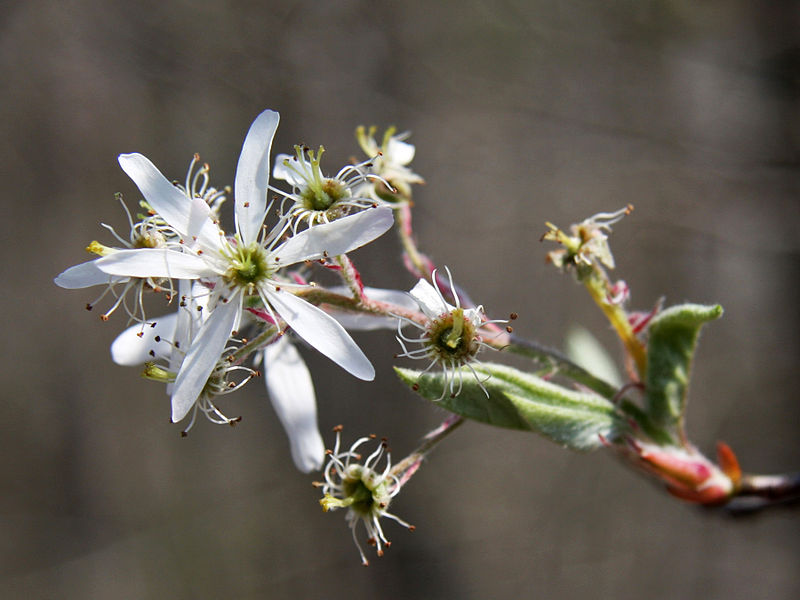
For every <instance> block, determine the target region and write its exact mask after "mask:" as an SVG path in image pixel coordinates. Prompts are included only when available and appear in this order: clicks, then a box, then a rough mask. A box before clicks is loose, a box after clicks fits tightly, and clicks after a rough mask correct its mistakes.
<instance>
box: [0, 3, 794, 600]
mask: <svg viewBox="0 0 800 600" xmlns="http://www.w3.org/2000/svg"><path fill="white" fill-rule="evenodd" d="M799 31H800V12H799V11H798V4H797V3H795V2H781V1H776V2H753V3H750V2H738V1H735V0H731V1H727V2H726V1H719V2H715V1H709V2H702V3H697V2H689V1H683V0H676V1H672V2H669V1H666V0H664V1H655V0H653V1H648V0H627V1H625V0H621V1H618V2H605V3H598V2H588V1H580V0H579V1H575V2H569V3H548V2H538V1H535V2H534V1H522V0H516V1H514V0H512V1H507V2H479V1H477V0H460V1H445V2H416V1H408V2H403V3H400V2H391V3H377V2H369V1H366V0H361V1H357V0H352V1H344V0H342V1H331V2H308V3H303V2H294V1H291V0H284V1H283V2H252V1H251V2H205V1H202V0H195V1H192V2H188V1H181V2H163V1H162V2H108V1H99V0H98V1H89V0H84V1H69V0H66V1H64V2H53V1H50V2H45V1H36V0H30V1H27V2H8V1H7V2H4V3H3V4H2V9H1V10H0V99H1V100H0V115H1V119H0V127H2V132H1V133H0V138H1V139H2V146H0V169H2V175H3V181H5V183H6V184H7V185H8V187H7V189H6V191H5V192H4V194H3V198H4V199H3V208H4V211H3V212H4V218H3V219H2V225H0V226H1V227H2V239H3V240H4V245H3V246H4V250H3V253H4V260H3V261H2V267H1V268H2V281H3V283H4V286H5V287H4V292H3V294H2V314H3V315H4V317H3V320H4V326H5V343H4V345H3V355H2V362H0V364H2V400H3V404H2V406H3V416H2V419H1V420H0V439H2V452H1V453H0V456H1V457H2V458H0V478H1V479H0V481H2V493H1V494H0V596H1V597H3V598H18V597H27V598H70V599H71V598H75V599H90V598H91V599H94V598H98V599H101V598H102V599H106V598H186V599H189V598H192V599H194V598H203V599H205V598H243V599H245V598H284V597H287V598H288V597H293V598H300V597H302V598H332V599H336V598H348V599H350V598H361V597H368V596H374V597H382V598H475V599H483V598H519V597H542V598H565V599H569V598H585V597H598V598H599V597H615V598H620V599H634V598H636V599H639V598H648V599H666V598H670V599H671V598H709V597H711V598H756V597H760V598H797V597H800V571H799V570H798V557H799V554H798V551H799V550H800V512H798V511H797V510H796V509H795V510H794V511H792V510H776V511H774V512H771V513H768V514H762V515H759V516H757V517H754V518H748V519H739V520H734V519H731V518H725V517H724V516H722V515H720V514H718V513H715V512H708V511H702V510H698V509H696V508H694V507H691V506H688V505H684V504H681V503H680V502H678V501H676V500H673V499H671V498H669V497H668V496H666V495H665V494H664V493H662V492H661V491H660V490H658V489H656V488H655V487H653V486H651V485H649V484H648V483H646V482H645V481H644V480H642V479H640V478H638V477H637V476H635V475H632V474H630V473H629V472H627V471H626V470H624V469H622V468H620V466H619V465H618V464H616V463H615V462H614V461H613V460H611V457H610V456H608V455H606V454H605V453H604V452H598V453H596V454H593V455H588V456H582V455H576V454H572V453H569V452H567V451H564V450H561V449H560V448H558V447H555V446H553V445H552V444H550V443H548V442H546V441H545V440H543V439H540V438H538V437H535V436H533V435H526V434H522V433H511V432H505V431H501V430H493V429H491V428H489V427H486V426H481V425H478V424H468V425H467V426H465V427H464V428H463V429H462V430H461V431H460V432H459V433H458V434H457V435H456V436H454V438H453V439H451V440H449V441H448V442H447V443H446V444H444V445H443V446H442V447H441V448H440V449H439V450H437V452H436V453H434V455H433V457H432V459H431V460H430V461H429V462H428V463H427V464H426V465H425V467H424V468H423V469H422V470H421V471H420V473H419V474H418V475H417V476H416V477H415V478H414V479H413V480H412V482H411V483H410V484H409V485H408V486H407V487H406V488H405V489H404V491H403V493H402V494H401V495H400V496H399V497H398V498H397V500H396V501H395V503H394V504H393V508H394V511H395V512H396V513H397V514H399V515H400V516H402V517H403V518H405V519H407V520H409V521H411V522H412V523H414V524H415V525H416V526H417V530H416V532H414V533H409V532H407V531H406V530H404V529H402V528H400V527H399V526H395V525H394V524H392V523H391V522H389V523H387V525H386V531H387V534H388V536H389V538H390V539H391V540H392V541H393V542H394V544H393V546H392V548H391V549H390V550H389V551H388V552H387V554H386V556H385V557H383V558H382V559H376V558H374V557H372V558H373V560H372V566H370V567H369V568H368V569H364V568H362V567H361V566H360V565H359V561H358V554H357V552H356V549H355V548H354V547H353V545H352V542H351V539H350V536H349V531H348V530H347V528H346V525H345V523H344V520H343V515H341V514H336V513H332V514H324V513H323V512H322V511H321V510H320V507H319V505H318V503H317V501H318V498H319V494H318V492H317V491H316V490H314V489H313V488H312V487H311V486H310V481H311V480H312V479H313V477H307V476H303V475H301V474H300V473H298V472H297V471H295V470H294V468H293V466H292V464H291V459H290V457H289V452H288V444H287V443H286V439H285V435H284V433H283V431H282V429H281V427H280V425H279V424H278V422H277V419H276V418H275V416H274V414H273V412H272V409H271V407H270V406H269V403H268V402H267V400H266V396H265V394H264V392H263V390H262V388H261V385H260V384H258V383H255V384H253V385H251V387H249V388H248V389H247V390H246V391H244V392H241V393H239V394H238V395H234V396H231V397H230V400H229V401H227V402H224V403H223V404H224V406H225V407H226V408H229V409H230V412H231V413H232V414H241V415H243V417H244V418H243V421H242V423H241V424H240V425H239V426H238V427H237V428H235V429H230V428H227V427H215V426H213V425H211V424H209V423H207V422H200V423H198V424H197V426H196V427H195V429H194V430H193V431H192V433H191V434H190V436H189V437H188V438H186V439H181V438H180V437H179V430H180V427H179V426H177V425H171V424H170V423H169V422H168V417H169V408H168V400H167V398H166V397H165V396H164V395H163V390H162V389H161V387H160V386H158V385H156V384H153V383H149V382H147V381H145V380H142V379H141V378H140V377H139V376H138V374H137V372H136V371H135V370H133V369H124V368H122V367H117V366H116V365H114V364H113V363H112V362H111V360H110V358H109V356H108V345H109V343H110V342H111V340H112V339H113V338H114V336H115V335H116V333H117V332H118V331H120V330H121V329H122V327H123V326H124V324H125V319H124V316H123V315H121V314H116V315H114V317H112V319H111V321H110V322H109V323H101V322H100V321H99V320H98V318H97V313H96V312H95V313H87V312H86V311H85V310H83V306H84V304H85V303H86V302H88V301H90V300H93V299H94V297H95V295H96V293H95V290H84V291H65V290H61V289H58V288H56V287H55V286H54V285H53V284H52V278H53V277H54V276H55V275H56V274H57V273H58V272H60V271H61V270H63V269H64V268H65V267H67V266H70V265H72V264H75V263H77V262H80V261H83V260H84V259H86V258H87V255H86V254H85V253H84V251H83V250H82V248H83V247H84V246H85V245H86V243H87V242H89V241H91V240H93V239H100V240H103V241H108V240H110V238H109V236H108V235H107V234H106V233H105V231H104V230H102V229H101V228H100V227H99V222H100V221H103V222H106V223H110V224H113V225H116V226H117V227H118V228H120V229H122V230H123V231H125V218H124V214H123V212H122V210H121V209H120V208H119V206H118V204H117V203H116V202H115V201H114V192H116V191H122V192H123V193H125V194H126V198H127V200H128V204H129V205H133V204H134V203H135V201H136V200H137V199H138V194H137V192H136V190H135V188H134V186H133V185H132V183H131V182H130V181H129V180H128V179H127V177H126V176H125V175H124V173H122V171H121V170H120V169H119V168H118V166H117V163H116V156H117V154H119V153H121V152H131V151H138V152H142V153H144V154H145V155H147V156H148V157H150V158H151V159H152V160H153V161H154V162H155V163H156V164H157V165H158V166H159V167H160V168H161V169H162V171H163V172H164V173H165V174H166V175H167V176H168V177H172V178H182V177H183V175H184V173H185V169H186V166H187V165H188V162H189V159H190V158H191V155H192V153H194V152H199V153H201V155H202V157H203V159H204V160H206V161H208V162H210V163H211V165H212V174H213V179H214V181H215V182H216V183H217V184H218V185H224V184H227V183H232V180H233V174H234V170H235V165H236V159H237V157H238V152H239V149H240V147H241V143H242V140H243V138H244V134H245V132H246V130H247V127H248V125H249V124H250V122H251V120H252V119H253V118H254V117H255V116H256V115H257V114H258V113H259V112H260V111H261V110H263V109H264V108H267V107H270V108H274V109H277V110H279V111H280V112H281V115H282V124H281V127H280V129H279V131H278V135H277V138H276V143H275V146H274V148H275V149H276V150H282V151H285V150H287V149H289V148H290V147H291V145H292V144H294V143H297V142H305V143H308V144H310V145H312V146H315V145H318V144H325V146H326V148H327V150H328V154H326V161H327V162H326V163H325V164H327V165H328V168H329V169H334V168H338V165H339V164H341V163H343V162H345V161H347V160H348V159H349V157H350V156H352V155H356V154H358V150H357V146H356V144H355V140H354V138H353V129H354V128H355V126H356V125H358V124H362V123H363V124H376V125H380V126H386V125H390V124H396V125H398V126H399V127H400V128H401V130H402V129H410V130H412V131H413V138H412V141H413V142H414V143H415V144H416V145H417V158H416V160H415V163H414V167H415V169H416V171H418V172H419V173H421V174H422V175H423V176H425V177H426V179H427V181H428V183H427V185H426V186H424V187H422V188H419V189H418V190H417V195H416V199H417V209H416V223H417V227H418V231H417V232H418V236H419V240H420V244H421V246H422V247H423V249H425V250H426V251H428V252H429V253H430V254H431V255H432V256H433V257H434V258H435V259H436V260H437V261H438V262H439V263H440V264H447V265H449V266H450V267H451V269H452V270H453V272H454V274H455V275H456V277H457V280H458V281H459V282H460V283H461V284H463V285H464V286H465V287H466V288H467V289H468V290H469V291H470V293H471V295H472V296H473V298H474V299H475V300H476V301H478V302H481V303H483V304H484V305H485V306H486V307H487V309H488V310H489V311H490V312H491V313H492V314H494V315H498V316H502V315H504V314H507V313H508V312H510V311H512V310H513V311H516V312H518V313H519V314H520V316H521V317H520V319H519V321H518V322H517V324H516V330H517V332H519V333H522V334H524V335H526V336H529V337H532V338H536V339H538V340H540V341H542V342H544V343H547V344H551V345H560V344H561V343H562V341H563V338H564V334H565V332H566V331H567V329H568V327H569V326H570V324H572V323H575V322H581V323H583V324H585V325H587V326H589V327H591V328H593V329H594V330H595V331H598V332H599V334H600V335H601V336H603V337H602V339H603V341H604V342H606V343H608V344H609V347H610V348H611V349H616V348H615V347H614V344H613V340H612V338H611V336H610V334H609V333H608V332H607V327H606V325H605V324H604V322H603V320H602V318H601V317H600V316H599V315H598V314H597V313H596V311H595V310H594V309H593V308H592V306H591V303H590V301H589V299H588V297H586V295H585V294H583V293H582V291H581V290H580V289H579V288H578V287H577V286H576V285H574V284H573V283H572V281H570V278H568V277H563V276H560V275H559V274H558V273H556V272H555V270H553V269H552V268H548V267H547V266H546V265H545V264H544V262H543V256H544V252H545V250H546V248H545V247H544V246H543V245H540V244H539V242H538V239H539V237H540V235H541V234H542V233H543V231H544V228H543V223H544V221H546V220H550V221H553V222H555V223H558V224H560V225H564V226H566V225H568V224H569V223H571V222H574V221H577V220H580V219H582V218H584V217H586V216H588V215H590V214H593V213H595V212H598V211H601V210H611V209H616V208H619V207H621V206H624V205H625V204H626V203H628V202H630V203H633V204H635V206H636V210H635V212H634V213H633V214H632V215H631V216H630V217H629V218H627V219H625V221H623V222H622V223H620V224H619V225H618V226H617V227H616V231H615V234H614V238H613V247H614V249H615V255H616V258H617V262H618V271H617V274H618V276H619V277H622V278H624V279H625V280H626V281H627V282H628V283H629V284H630V286H631V288H632V291H633V304H634V306H638V307H641V308H648V307H650V306H652V305H653V303H654V302H655V301H656V300H657V299H658V298H659V297H660V296H662V295H666V299H667V303H677V302H680V301H684V300H692V301H697V302H720V303H721V304H723V306H724V307H725V309H726V314H725V316H724V318H723V319H722V320H721V321H719V322H716V323H714V324H712V325H711V326H709V327H708V329H707V330H706V331H705V334H704V336H703V339H702V342H701V345H700V349H699V354H698V361H697V364H696V366H695V370H694V373H693V387H692V391H691V406H690V415H689V429H690V433H691V436H692V438H693V439H694V440H695V441H696V443H697V444H698V445H699V446H700V447H701V448H702V449H703V450H704V451H706V452H712V451H713V444H714V442H715V441H716V440H718V439H723V440H725V441H727V442H728V443H729V444H730V445H731V446H732V447H733V448H734V449H735V450H736V451H737V453H738V454H739V457H740V460H741V462H742V464H743V467H744V468H745V469H746V470H749V471H757V472H758V471H760V472H770V471H785V470H792V469H797V468H798V467H800V452H799V451H798V442H797V430H798V426H797V423H798V422H799V421H800V405H798V398H797V389H798V387H800V377H799V376H798V369H797V362H798V354H800V344H798V338H797V333H798V308H797V307H798V300H799V299H800V298H799V297H798V296H799V293H798V292H799V290H798V275H799V274H800V269H799V267H800V242H798V233H800V231H799V229H800V204H799V203H798V192H800V177H799V176H798V173H799V171H798V166H799V165H800V108H799V107H800V39H798V32H799ZM354 259H355V260H356V261H357V264H358V265H359V266H360V267H361V268H362V269H363V272H364V276H365V278H366V280H367V281H368V282H370V283H372V284H374V285H380V286H387V287H397V288H401V289H408V288H410V287H411V285H412V284H413V280H412V279H411V277H410V276H408V275H407V274H406V273H405V272H404V271H403V269H402V266H401V262H400V259H399V252H398V245H397V243H396V241H395V240H394V239H393V238H392V236H386V239H382V240H380V241H379V243H377V244H376V245H374V246H372V247H371V249H370V250H368V251H366V252H365V251H362V252H360V253H357V254H356V255H355V256H354ZM358 340H359V342H360V343H362V344H363V347H364V348H365V350H366V351H367V352H368V354H369V355H370V356H371V357H373V359H374V363H375V365H376V369H377V372H378V376H377V383H375V384H371V385H370V384H366V383H362V382H359V381H356V380H354V379H353V378H351V377H349V376H348V375H346V374H345V373H344V372H342V371H341V370H340V369H338V368H336V367H335V366H334V365H332V364H331V363H330V362H329V361H327V360H325V359H323V358H321V357H319V356H318V355H315V354H314V353H313V352H310V351H308V352H305V356H306V357H307V359H308V362H309V364H310V365H311V367H312V368H313V372H314V377H315V380H316V381H317V384H318V392H319V404H320V421H321V426H322V428H323V430H325V431H326V432H327V431H329V429H330V427H331V426H333V425H335V424H337V423H344V425H345V432H346V434H349V435H350V436H352V437H355V436H358V435H362V434H364V433H368V432H371V431H374V432H375V433H378V434H379V435H386V436H388V437H389V438H390V440H391V441H392V446H393V449H394V451H395V455H396V456H402V455H403V453H404V452H407V451H410V450H411V449H413V447H414V445H415V443H416V441H417V440H418V438H419V437H420V436H421V435H422V434H423V433H424V432H425V431H427V430H428V429H429V428H432V427H433V426H435V425H436V424H437V423H438V421H439V420H440V419H441V418H442V417H443V414H442V413H440V412H439V411H438V410H436V409H434V408H432V407H431V406H429V405H427V404H426V403H424V402H423V401H422V400H420V399H418V398H416V397H414V396H413V395H412V394H411V393H410V392H408V391H407V390H405V389H403V388H402V387H401V385H400V384H399V383H398V382H397V381H396V380H395V378H394V376H393V374H392V372H391V365H392V356H391V354H392V353H393V352H394V351H395V349H394V340H393V337H392V335H391V334H390V333H372V334H364V335H361V336H359V337H358ZM328 440H329V443H330V442H331V441H332V438H331V437H330V436H328Z"/></svg>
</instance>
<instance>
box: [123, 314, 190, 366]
mask: <svg viewBox="0 0 800 600" xmlns="http://www.w3.org/2000/svg"><path fill="white" fill-rule="evenodd" d="M177 322H178V313H172V314H169V315H164V316H163V317H159V318H158V319H155V327H152V326H151V324H150V323H145V324H144V325H142V324H140V323H138V324H136V325H131V326H130V327H128V328H127V329H126V330H125V331H123V332H122V333H120V334H119V335H118V336H117V339H115V340H114V341H113V342H112V344H111V358H112V359H113V360H114V362H115V363H117V364H118V365H122V366H123V367H135V366H137V365H142V364H144V363H146V362H147V361H148V360H153V358H168V357H169V356H170V355H171V354H172V340H173V339H174V336H175V324H176V323H177ZM139 334H141V337H140V336H139ZM156 337H159V338H160V341H158V342H157V341H156V340H155V338H156ZM151 351H152V352H153V353H154V354H150V352H151Z"/></svg>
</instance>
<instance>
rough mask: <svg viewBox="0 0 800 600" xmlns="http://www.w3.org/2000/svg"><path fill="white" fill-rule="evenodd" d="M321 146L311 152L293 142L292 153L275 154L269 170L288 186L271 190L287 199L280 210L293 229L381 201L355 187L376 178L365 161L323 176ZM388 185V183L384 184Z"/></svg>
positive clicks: (349, 212) (379, 203)
mask: <svg viewBox="0 0 800 600" xmlns="http://www.w3.org/2000/svg"><path fill="white" fill-rule="evenodd" d="M324 152H325V149H324V148H323V147H322V146H320V148H319V150H318V151H317V152H316V153H315V152H314V151H313V150H311V149H309V148H306V147H304V146H295V156H290V155H288V154H278V156H276V157H275V168H274V169H273V171H272V174H273V176H274V177H275V179H281V180H283V181H285V182H287V183H288V184H290V185H291V186H292V193H291V194H287V193H285V192H283V191H281V190H279V189H276V188H272V189H273V190H274V191H276V192H278V193H279V194H281V195H283V196H284V197H285V198H286V201H288V202H290V206H289V207H288V209H285V210H284V211H283V214H284V215H285V216H286V217H287V218H288V219H289V220H291V221H292V223H293V229H294V230H295V231H296V230H297V227H298V226H299V225H300V224H302V223H305V224H306V225H308V226H309V227H311V226H313V225H317V224H320V223H331V222H333V221H335V220H336V219H340V218H342V217H344V216H346V215H349V214H353V213H355V212H358V211H360V210H364V209H366V208H375V207H377V206H379V205H381V204H383V201H382V200H376V199H374V198H372V197H370V196H367V195H361V194H360V193H359V192H358V190H360V189H362V188H363V184H364V183H367V182H369V181H370V180H371V179H380V177H378V176H377V175H374V174H371V173H370V172H368V171H367V170H366V169H367V167H369V166H370V163H369V161H366V162H363V163H361V164H357V165H347V166H345V167H343V168H342V169H341V170H340V171H339V172H338V173H337V174H336V175H335V176H334V177H326V176H325V175H324V174H323V173H322V169H321V168H320V166H319V165H320V160H321V159H322V154H323V153H324ZM387 185H388V184H387Z"/></svg>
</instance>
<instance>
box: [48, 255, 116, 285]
mask: <svg viewBox="0 0 800 600" xmlns="http://www.w3.org/2000/svg"><path fill="white" fill-rule="evenodd" d="M98 260H99V259H94V260H90V261H87V262H85V263H81V264H79V265H75V266H74V267H70V268H69V269H67V270H66V271H64V272H63V273H61V274H60V275H59V276H58V277H56V278H55V279H54V280H53V281H54V282H55V284H56V285H57V286H59V287H62V288H65V289H68V290H77V289H80V288H87V287H92V286H93V285H108V284H110V283H112V282H116V283H120V282H123V281H126V280H127V277H115V276H113V275H109V274H108V273H105V272H103V271H101V270H100V269H98V268H97V264H96V263H97V261H98Z"/></svg>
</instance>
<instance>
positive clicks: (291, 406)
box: [264, 337, 325, 473]
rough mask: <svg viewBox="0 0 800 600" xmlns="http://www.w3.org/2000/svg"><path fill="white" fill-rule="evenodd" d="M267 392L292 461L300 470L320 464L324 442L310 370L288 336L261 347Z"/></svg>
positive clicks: (315, 468) (314, 467) (316, 468)
mask: <svg viewBox="0 0 800 600" xmlns="http://www.w3.org/2000/svg"><path fill="white" fill-rule="evenodd" d="M264 369H265V375H266V376H265V381H266V384H267V391H268V392H269V397H270V400H271V401H272V406H273V408H274V409H275V412H276V413H277V415H278V418H279V419H280V421H281V424H282V425H283V428H284V429H285V430H286V435H288V436H289V444H290V445H291V448H292V458H293V459H294V464H295V465H296V466H297V468H298V469H300V470H301V471H302V472H303V473H308V472H309V471H315V470H318V469H319V468H321V467H322V463H323V462H324V459H325V444H324V442H323V441H322V436H321V435H320V434H319V429H318V428H317V399H316V396H315V395H314V384H313V382H312V381H311V373H309V372H308V367H306V363H304V362H303V359H302V358H301V357H300V353H299V352H298V351H297V349H296V348H295V347H294V346H293V345H292V344H291V342H289V340H288V339H287V338H285V337H284V338H281V339H280V340H278V341H277V342H275V343H274V344H270V345H269V346H267V347H266V348H265V349H264Z"/></svg>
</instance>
